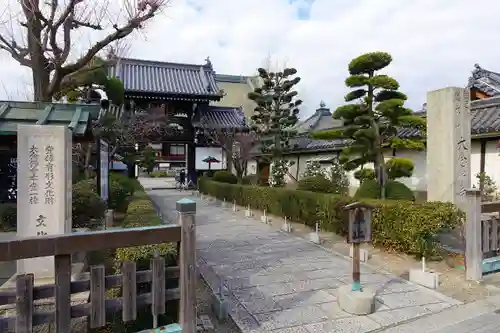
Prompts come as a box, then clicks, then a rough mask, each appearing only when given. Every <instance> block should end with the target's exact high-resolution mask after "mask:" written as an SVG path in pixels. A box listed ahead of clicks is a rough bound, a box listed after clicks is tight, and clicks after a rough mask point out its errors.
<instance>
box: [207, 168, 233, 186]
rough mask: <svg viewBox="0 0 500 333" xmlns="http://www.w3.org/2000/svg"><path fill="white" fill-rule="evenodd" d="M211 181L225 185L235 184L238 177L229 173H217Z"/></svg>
mask: <svg viewBox="0 0 500 333" xmlns="http://www.w3.org/2000/svg"><path fill="white" fill-rule="evenodd" d="M213 180H214V181H216V182H221V183H227V184H236V183H238V177H236V175H234V174H232V173H231V172H229V171H224V170H222V171H217V172H216V173H215V174H214V176H213Z"/></svg>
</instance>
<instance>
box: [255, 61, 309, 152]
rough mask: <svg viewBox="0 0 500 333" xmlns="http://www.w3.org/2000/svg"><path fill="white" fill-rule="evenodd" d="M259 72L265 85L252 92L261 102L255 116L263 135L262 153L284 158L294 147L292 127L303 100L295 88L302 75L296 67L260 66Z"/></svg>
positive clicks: (257, 102) (257, 130)
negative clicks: (274, 67) (272, 67)
mask: <svg viewBox="0 0 500 333" xmlns="http://www.w3.org/2000/svg"><path fill="white" fill-rule="evenodd" d="M258 72H259V77H260V79H261V81H262V86H261V87H257V88H255V90H254V91H253V92H251V93H249V94H248V98H249V99H251V100H252V101H254V102H255V103H256V104H257V106H256V107H255V113H254V115H253V116H252V121H253V125H254V126H253V128H254V130H255V132H256V133H257V134H258V136H259V143H258V144H259V145H260V146H261V151H262V153H264V154H267V155H268V156H270V157H271V159H280V158H281V156H282V154H283V152H284V151H286V150H288V149H290V148H291V147H290V138H292V137H293V136H294V135H295V132H294V131H293V130H292V128H293V126H295V124H296V123H297V121H298V114H299V106H300V105H301V104H302V101H301V100H300V99H298V98H297V95H298V93H297V91H296V90H295V86H296V85H297V83H299V82H300V77H298V76H295V75H296V74H297V70H296V69H295V68H285V69H284V70H283V71H277V72H272V71H267V70H265V69H263V68H259V69H258Z"/></svg>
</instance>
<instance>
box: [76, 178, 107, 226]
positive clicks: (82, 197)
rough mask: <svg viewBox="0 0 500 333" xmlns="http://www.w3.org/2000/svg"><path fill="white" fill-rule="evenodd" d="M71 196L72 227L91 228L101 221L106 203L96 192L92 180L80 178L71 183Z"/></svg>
mask: <svg viewBox="0 0 500 333" xmlns="http://www.w3.org/2000/svg"><path fill="white" fill-rule="evenodd" d="M72 196H73V211H72V216H73V228H93V227H94V226H95V225H96V224H100V223H101V221H102V219H103V218H104V214H105V211H106V203H104V202H103V201H102V200H101V198H100V197H99V195H98V194H97V192H96V185H95V182H93V180H82V181H79V182H78V183H76V184H73V189H72Z"/></svg>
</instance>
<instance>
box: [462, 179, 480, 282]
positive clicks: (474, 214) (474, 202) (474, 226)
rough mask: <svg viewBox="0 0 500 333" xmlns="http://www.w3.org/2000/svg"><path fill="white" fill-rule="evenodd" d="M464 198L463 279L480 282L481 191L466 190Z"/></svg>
mask: <svg viewBox="0 0 500 333" xmlns="http://www.w3.org/2000/svg"><path fill="white" fill-rule="evenodd" d="M466 197H467V212H466V221H465V279H466V280H468V281H480V280H481V279H482V278H483V248H482V232H481V223H482V222H481V191H480V190H478V189H470V190H467V192H466Z"/></svg>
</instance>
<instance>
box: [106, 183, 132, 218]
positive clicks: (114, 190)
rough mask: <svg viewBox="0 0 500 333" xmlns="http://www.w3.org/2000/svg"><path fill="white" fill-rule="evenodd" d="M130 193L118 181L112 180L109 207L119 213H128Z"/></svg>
mask: <svg viewBox="0 0 500 333" xmlns="http://www.w3.org/2000/svg"><path fill="white" fill-rule="evenodd" d="M129 195H130V193H129V192H128V190H127V188H125V187H124V186H123V183H122V182H120V181H119V180H116V179H110V182H109V200H108V207H109V208H110V209H114V210H116V211H118V212H125V211H127V205H128V197H129Z"/></svg>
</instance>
